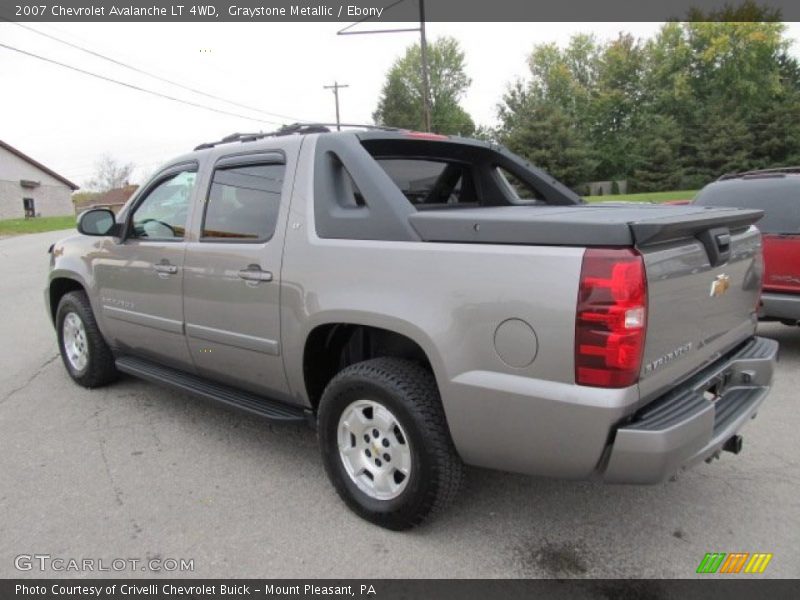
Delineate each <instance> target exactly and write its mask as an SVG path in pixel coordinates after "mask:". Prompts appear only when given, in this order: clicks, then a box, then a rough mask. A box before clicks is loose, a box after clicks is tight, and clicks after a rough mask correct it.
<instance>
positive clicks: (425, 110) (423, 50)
mask: <svg viewBox="0 0 800 600" xmlns="http://www.w3.org/2000/svg"><path fill="white" fill-rule="evenodd" d="M402 2H404V0H395V1H394V2H392V3H391V4H388V5H387V6H385V7H384V10H389V9H391V8H393V7H395V6H397V5H398V4H401V3H402ZM371 18H372V17H371V16H366V17H363V18H361V19H359V20H358V21H356V22H355V23H351V24H350V25H348V26H347V27H344V28H342V29H340V30H339V31H337V32H336V35H364V34H373V33H404V32H407V31H408V32H410V31H419V42H420V43H419V47H420V59H421V62H422V124H423V127H424V128H425V131H428V132H429V131H430V130H431V127H432V123H431V82H430V73H429V70H428V41H427V39H426V38H425V0H419V27H406V28H397V29H371V30H366V31H363V30H356V31H353V30H352V28H353V27H354V26H356V25H358V24H359V23H363V22H364V21H367V20H369V19H371ZM340 87H345V86H340Z"/></svg>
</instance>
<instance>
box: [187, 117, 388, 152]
mask: <svg viewBox="0 0 800 600" xmlns="http://www.w3.org/2000/svg"><path fill="white" fill-rule="evenodd" d="M334 127H347V128H361V129H376V130H379V131H402V129H399V128H397V127H387V126H385V125H362V124H356V123H339V124H336V123H292V124H290V125H284V126H282V127H281V128H280V129H276V130H275V131H269V132H263V131H260V132H258V133H232V134H230V135H226V136H225V137H224V138H222V139H221V140H218V141H216V142H205V143H203V144H200V145H199V146H197V147H195V150H205V149H207V148H213V147H214V146H218V145H219V144H230V143H232V142H252V141H255V140H260V139H263V138H265V137H277V136H281V135H292V134H298V135H304V134H308V133H329V132H330V131H331V130H332V128H334Z"/></svg>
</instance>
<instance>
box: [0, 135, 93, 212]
mask: <svg viewBox="0 0 800 600" xmlns="http://www.w3.org/2000/svg"><path fill="white" fill-rule="evenodd" d="M77 189H78V186H77V185H75V184H74V183H72V182H71V181H70V180H68V179H66V178H65V177H62V176H61V175H59V174H58V173H56V172H55V171H52V170H50V169H48V168H47V167H45V166H44V165H43V164H42V163H40V162H37V161H35V160H34V159H32V158H31V157H30V156H28V155H26V154H23V153H22V152H20V151H19V150H17V149H16V148H14V147H13V146H11V145H9V144H7V143H5V142H4V141H3V140H0V219H19V218H22V217H26V216H27V217H56V216H61V215H71V214H73V208H72V199H71V196H72V192H74V191H75V190H77Z"/></svg>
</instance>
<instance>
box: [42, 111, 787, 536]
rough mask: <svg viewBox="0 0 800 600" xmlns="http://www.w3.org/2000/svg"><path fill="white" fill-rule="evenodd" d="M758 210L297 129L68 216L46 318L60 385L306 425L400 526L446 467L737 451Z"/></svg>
mask: <svg viewBox="0 0 800 600" xmlns="http://www.w3.org/2000/svg"><path fill="white" fill-rule="evenodd" d="M760 215H761V212H760V211H757V210H741V209H727V208H702V207H695V206H682V207H661V206H646V205H631V206H630V207H619V206H602V205H598V206H589V205H586V204H584V203H583V202H582V201H581V199H580V198H578V197H577V196H575V195H574V194H573V193H572V192H571V191H570V190H569V189H568V188H566V187H564V186H563V185H561V184H559V183H558V182H557V181H555V180H553V179H552V178H551V177H550V176H548V175H547V174H545V173H543V172H541V171H539V170H538V169H536V168H535V167H533V166H531V165H529V164H527V163H526V162H525V161H523V160H521V159H520V158H518V157H516V156H514V155H513V154H511V153H509V152H508V151H507V150H505V149H503V148H501V147H498V146H495V145H491V144H487V143H483V142H478V141H471V140H465V139H459V138H448V137H444V136H437V135H430V134H418V133H414V132H405V131H396V130H385V129H378V128H375V129H363V130H362V129H359V130H349V131H343V132H329V131H327V129H326V128H325V127H322V126H309V125H306V126H295V127H288V128H285V129H283V130H281V131H279V132H276V133H275V134H253V135H242V134H236V135H233V136H230V137H228V138H226V139H224V140H222V141H221V142H217V143H211V144H203V145H201V146H200V147H198V148H197V149H196V150H195V151H194V152H192V153H190V154H187V155H185V156H182V157H180V158H178V159H176V160H175V161H173V162H171V163H169V164H168V165H167V166H165V167H164V168H163V169H161V170H160V171H159V172H158V173H157V174H156V175H155V176H154V177H153V178H152V179H151V180H150V181H149V182H148V183H147V184H145V185H143V186H142V187H141V188H140V189H139V191H138V192H137V193H136V195H135V196H134V197H133V198H131V200H130V201H129V202H128V204H127V205H126V206H125V207H124V208H123V209H122V210H121V212H120V213H119V214H118V215H116V216H115V215H114V214H113V213H111V212H110V211H106V210H103V209H96V210H91V211H88V212H85V213H83V214H82V215H81V216H80V218H79V221H78V229H79V231H80V232H81V234H82V235H78V236H75V237H71V238H69V239H66V240H63V241H61V242H58V243H57V244H55V245H54V247H53V248H51V269H50V274H49V280H48V286H47V290H46V302H47V307H48V311H49V312H50V315H51V316H52V319H53V321H54V323H55V326H56V331H57V333H58V341H59V345H60V349H61V353H62V356H63V360H64V365H65V366H66V369H67V371H68V372H69V374H70V376H71V377H72V378H73V379H74V380H75V381H77V382H78V383H79V384H81V385H84V386H87V387H94V386H100V385H104V384H107V383H109V382H111V381H112V380H113V379H114V378H115V377H116V375H117V373H118V372H124V373H128V374H132V375H135V376H138V377H143V378H145V379H148V380H152V381H156V382H160V383H164V384H167V385H171V386H174V387H177V388H179V389H182V390H186V391H188V392H191V393H193V394H196V395H199V396H204V397H206V398H210V399H214V400H217V401H221V402H224V403H227V404H229V405H233V406H237V407H239V408H242V409H245V410H247V411H250V412H251V413H256V414H259V415H262V416H264V417H266V418H269V419H273V420H276V421H295V420H297V421H300V420H304V419H307V420H310V421H312V422H314V423H315V424H316V425H317V428H318V435H319V442H320V448H321V451H322V457H323V461H324V464H325V467H326V471H327V473H328V475H329V477H330V479H331V481H332V483H333V485H334V486H335V488H336V490H337V491H338V493H339V494H340V496H341V497H342V498H343V499H344V501H345V502H346V503H347V504H348V506H349V507H350V508H351V509H353V510H354V511H355V512H356V513H358V514H359V515H361V516H362V517H364V518H366V519H369V520H370V521H373V522H375V523H378V524H380V525H382V526H385V527H390V528H394V529H402V528H407V527H410V526H413V525H415V524H417V523H419V522H421V521H422V520H423V519H424V517H425V516H426V515H428V514H429V513H431V512H432V511H434V510H436V509H439V508H441V507H443V506H445V505H446V504H447V503H448V502H449V501H450V500H451V499H452V498H453V496H454V495H455V494H456V492H457V490H458V488H459V485H460V483H461V480H462V469H463V467H462V465H463V464H464V463H466V464H469V465H479V466H483V467H490V468H495V469H503V470H507V471H516V472H521V473H529V474H537V475H547V476H555V477H563V478H574V479H585V478H598V479H602V480H605V481H609V482H628V483H653V482H658V481H661V480H663V479H665V478H668V477H670V476H672V475H674V474H675V473H677V472H678V471H680V470H681V469H683V468H686V467H688V466H690V465H692V464H694V463H696V462H698V461H702V460H707V459H710V458H713V457H715V456H718V455H719V454H720V452H721V451H722V450H732V451H735V452H738V450H739V448H740V446H741V437H740V436H739V435H738V432H739V430H740V428H741V427H742V425H743V424H744V423H745V422H746V421H748V420H749V419H750V418H751V417H753V416H755V414H756V411H757V410H758V408H759V405H760V404H761V403H762V401H763V400H764V398H765V396H766V395H767V393H768V391H769V389H770V386H771V381H772V374H773V367H774V362H775V359H776V353H777V344H776V343H775V342H774V341H771V340H767V339H762V338H758V337H755V335H754V334H755V329H756V321H757V304H758V298H759V289H760V286H761V278H762V258H761V238H760V235H759V232H758V230H757V229H756V228H755V227H754V226H753V223H755V222H756V221H757V220H758V218H759V217H760Z"/></svg>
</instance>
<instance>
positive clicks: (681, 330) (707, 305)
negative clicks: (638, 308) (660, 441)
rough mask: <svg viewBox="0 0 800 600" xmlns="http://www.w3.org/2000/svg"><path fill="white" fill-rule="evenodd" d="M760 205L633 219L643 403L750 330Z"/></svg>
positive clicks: (758, 271)
mask: <svg viewBox="0 0 800 600" xmlns="http://www.w3.org/2000/svg"><path fill="white" fill-rule="evenodd" d="M760 216H761V211H747V210H733V211H731V210H730V209H719V210H716V209H711V210H708V211H707V212H706V213H704V214H702V215H697V216H695V215H686V214H684V215H674V216H672V217H669V218H668V219H666V222H665V220H664V219H658V220H655V222H654V221H652V220H651V221H644V222H639V223H631V229H632V231H633V233H634V237H635V238H636V240H637V241H636V245H637V248H638V249H639V251H640V252H641V253H642V256H643V257H644V262H645V270H646V273H647V291H648V311H647V334H646V338H645V348H644V356H643V360H642V370H641V373H640V382H639V389H640V394H641V397H642V400H643V401H646V400H648V399H650V398H652V397H654V396H656V395H658V394H661V393H663V392H664V391H665V390H667V389H669V388H670V387H673V386H674V385H675V384H677V383H679V382H680V381H682V380H684V379H686V378H687V377H689V376H690V375H692V374H693V373H695V372H697V371H698V370H700V369H702V368H703V367H704V366H706V365H708V364H709V363H710V362H712V361H714V360H716V359H717V358H719V357H720V356H721V355H722V354H724V353H725V352H728V351H729V350H731V349H733V348H734V347H735V346H737V345H738V344H740V343H741V342H742V341H744V340H745V339H747V338H749V337H751V336H752V335H753V333H754V332H755V328H756V323H757V317H756V304H757V302H758V298H759V294H760V288H761V277H762V271H763V261H762V254H761V234H760V233H759V231H758V230H757V229H756V228H755V227H753V226H752V224H753V223H754V222H756V221H757V220H758V219H759V218H760Z"/></svg>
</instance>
